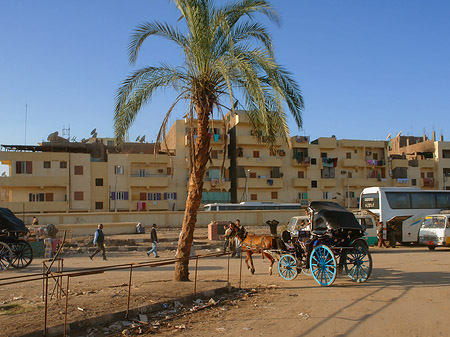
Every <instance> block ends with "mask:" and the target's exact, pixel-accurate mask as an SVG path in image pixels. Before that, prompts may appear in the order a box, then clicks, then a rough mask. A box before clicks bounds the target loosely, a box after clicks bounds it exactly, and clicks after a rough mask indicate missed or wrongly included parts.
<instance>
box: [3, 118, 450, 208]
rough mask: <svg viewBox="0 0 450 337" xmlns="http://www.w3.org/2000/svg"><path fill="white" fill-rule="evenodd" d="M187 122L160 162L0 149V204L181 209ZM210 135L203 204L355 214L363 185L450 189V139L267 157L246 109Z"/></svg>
mask: <svg viewBox="0 0 450 337" xmlns="http://www.w3.org/2000/svg"><path fill="white" fill-rule="evenodd" d="M191 125H194V126H192V127H191V126H190V124H189V123H188V121H187V120H177V121H175V123H173V125H172V126H171V128H170V130H169V131H168V133H167V135H166V142H165V143H163V144H162V149H163V150H162V151H156V152H157V155H155V145H154V144H149V143H126V144H124V145H123V146H122V147H120V148H118V147H116V146H115V144H114V139H112V138H96V137H95V138H90V139H89V140H84V141H83V142H78V143H71V142H68V141H67V140H64V139H61V138H60V137H57V138H56V139H51V141H49V142H46V143H42V144H41V145H39V146H22V145H2V151H0V162H1V163H2V164H4V165H7V166H8V167H9V174H8V175H7V176H6V177H0V207H8V208H10V209H12V210H13V211H15V212H23V211H25V212H28V213H31V212H115V211H117V212H124V211H142V212H149V211H156V210H159V211H164V210H171V211H178V210H183V209H184V208H185V202H186V195H187V187H188V177H189V169H190V165H189V163H190V161H189V152H190V142H191V141H193V140H195V137H196V130H195V125H196V121H194V123H192V124H191ZM210 135H211V152H210V157H211V160H210V161H209V162H208V167H207V173H206V175H205V178H204V186H203V196H202V204H206V203H214V202H241V201H270V202H284V203H301V204H302V205H305V206H306V205H308V204H309V203H310V202H311V201H313V200H330V201H335V202H338V203H340V204H341V205H343V206H345V207H350V208H355V207H357V206H358V197H359V194H360V193H361V191H362V190H363V188H365V187H370V186H417V187H420V188H423V189H450V181H447V179H448V176H450V142H444V141H443V139H442V137H441V139H440V141H436V140H435V136H433V139H431V140H429V139H427V138H426V137H404V136H400V135H399V136H397V137H395V138H393V139H391V140H389V141H374V140H350V139H341V140H339V139H336V137H334V136H332V137H321V138H318V139H316V140H313V141H310V139H309V137H307V136H294V137H292V138H291V139H290V143H291V146H288V144H286V143H285V142H283V141H282V140H281V139H279V140H278V141H277V143H276V146H275V151H273V152H270V151H269V149H268V147H267V143H266V142H265V135H264V134H263V133H259V134H256V135H255V134H254V131H253V130H252V128H251V124H250V123H249V120H248V117H247V115H246V113H245V112H243V111H237V112H236V113H232V112H230V113H228V114H227V115H226V116H225V121H222V120H213V121H211V125H210ZM222 164H223V166H224V170H223V171H222V174H221V167H222Z"/></svg>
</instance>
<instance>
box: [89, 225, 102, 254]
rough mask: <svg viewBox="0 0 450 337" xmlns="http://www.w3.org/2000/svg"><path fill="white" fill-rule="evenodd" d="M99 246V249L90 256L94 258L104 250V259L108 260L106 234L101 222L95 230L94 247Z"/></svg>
mask: <svg viewBox="0 0 450 337" xmlns="http://www.w3.org/2000/svg"><path fill="white" fill-rule="evenodd" d="M95 246H97V249H96V250H95V252H94V253H93V254H92V255H90V256H89V258H90V259H91V260H92V258H93V257H94V256H95V255H96V254H97V253H99V252H100V251H101V252H102V255H103V260H105V261H106V254H105V235H104V234H103V224H100V225H98V226H97V230H96V231H95V235H94V247H95Z"/></svg>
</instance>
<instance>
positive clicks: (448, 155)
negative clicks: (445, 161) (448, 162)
mask: <svg viewBox="0 0 450 337" xmlns="http://www.w3.org/2000/svg"><path fill="white" fill-rule="evenodd" d="M442 158H450V150H442Z"/></svg>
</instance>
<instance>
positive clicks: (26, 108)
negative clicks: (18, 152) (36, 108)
mask: <svg viewBox="0 0 450 337" xmlns="http://www.w3.org/2000/svg"><path fill="white" fill-rule="evenodd" d="M27 116H28V104H26V103H25V145H27Z"/></svg>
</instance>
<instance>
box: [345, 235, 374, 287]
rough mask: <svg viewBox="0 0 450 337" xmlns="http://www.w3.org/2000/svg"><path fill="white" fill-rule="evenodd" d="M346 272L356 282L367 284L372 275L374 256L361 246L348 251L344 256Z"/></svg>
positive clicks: (357, 245) (358, 245)
mask: <svg viewBox="0 0 450 337" xmlns="http://www.w3.org/2000/svg"><path fill="white" fill-rule="evenodd" d="M344 258H345V260H344V266H345V271H346V273H347V275H348V277H350V279H352V280H353V281H355V282H360V283H362V282H366V281H367V279H368V278H369V277H370V274H371V273H372V256H371V255H370V252H369V250H368V249H367V248H366V247H365V246H364V245H361V244H356V245H355V246H353V248H351V249H348V250H346V252H345V256H344Z"/></svg>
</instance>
